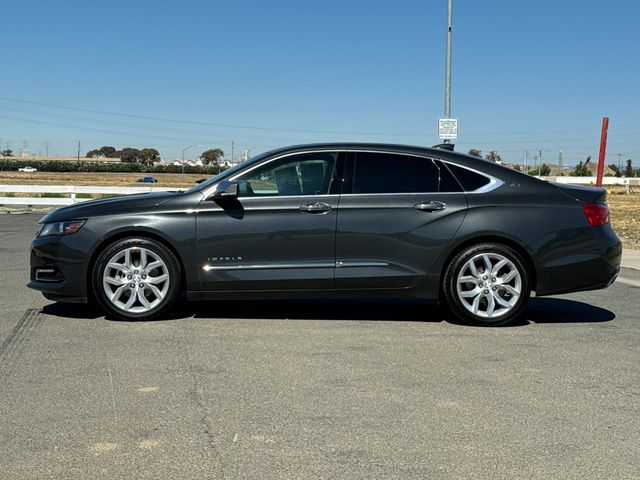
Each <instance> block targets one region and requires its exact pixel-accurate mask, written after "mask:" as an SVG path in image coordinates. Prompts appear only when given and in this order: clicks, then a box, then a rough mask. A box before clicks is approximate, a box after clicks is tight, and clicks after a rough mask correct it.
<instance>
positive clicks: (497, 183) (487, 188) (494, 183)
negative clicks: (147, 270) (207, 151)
mask: <svg viewBox="0 0 640 480" xmlns="http://www.w3.org/2000/svg"><path fill="white" fill-rule="evenodd" d="M327 152H335V153H343V152H347V153H351V152H354V153H385V154H396V155H405V156H408V157H417V158H423V159H425V160H431V161H434V160H436V161H438V162H442V163H446V164H447V165H454V166H456V167H459V168H464V169H465V170H469V171H470V172H473V173H475V174H477V175H481V176H483V177H485V178H488V179H489V183H487V184H486V185H483V186H482V187H480V188H477V189H475V190H464V188H463V190H462V192H404V193H346V194H343V195H345V196H350V195H442V194H446V195H455V194H478V193H488V192H491V191H493V190H495V189H497V188H499V187H501V186H502V185H504V180H501V179H499V178H496V177H494V176H493V175H489V174H488V173H484V172H481V171H479V170H476V169H475V168H471V167H467V166H465V165H460V164H459V163H454V162H451V161H449V160H444V159H442V158H437V157H431V156H426V155H420V154H417V153H406V152H399V151H394V150H374V149H371V150H370V149H355V150H354V149H348V148H338V149H336V148H327V149H318V150H308V151H297V152H289V153H284V154H282V155H278V156H276V157H273V158H269V159H266V160H264V161H262V162H259V163H257V164H256V165H253V166H252V167H250V168H248V169H247V170H242V171H241V172H239V173H237V174H236V175H234V176H233V177H231V178H229V179H227V180H228V181H230V182H232V181H234V180H235V179H236V178H238V177H240V176H242V175H244V174H246V173H249V172H251V171H252V170H255V169H256V168H258V167H261V166H263V165H267V164H268V163H271V162H275V161H276V160H280V159H282V158H286V157H291V156H293V155H300V154H306V153H327ZM452 175H453V174H452ZM454 177H455V175H454ZM456 180H457V179H456ZM219 183H220V182H218V183H215V184H213V185H211V187H209V188H208V189H205V190H202V194H203V195H204V199H205V200H207V199H208V198H209V196H210V195H211V194H212V193H213V192H214V191H215V189H216V187H217V186H218V184H219ZM460 187H462V185H460ZM329 195H331V194H320V195H288V196H285V195H283V196H278V195H273V196H268V197H267V196H265V197H240V198H291V197H307V198H308V197H321V196H329ZM334 195H335V194H334Z"/></svg>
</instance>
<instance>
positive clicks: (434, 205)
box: [415, 200, 447, 212]
mask: <svg viewBox="0 0 640 480" xmlns="http://www.w3.org/2000/svg"><path fill="white" fill-rule="evenodd" d="M445 208H447V204H446V203H442V202H437V201H435V200H434V201H432V202H424V203H418V204H417V205H416V206H415V209H416V210H420V211H421V212H436V211H438V210H444V209H445Z"/></svg>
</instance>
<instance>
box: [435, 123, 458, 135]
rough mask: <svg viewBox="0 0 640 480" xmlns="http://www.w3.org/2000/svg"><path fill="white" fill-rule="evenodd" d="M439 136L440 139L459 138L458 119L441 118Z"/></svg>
mask: <svg viewBox="0 0 640 480" xmlns="http://www.w3.org/2000/svg"><path fill="white" fill-rule="evenodd" d="M438 138H439V139H440V140H455V139H456V138H458V119H457V118H439V119H438Z"/></svg>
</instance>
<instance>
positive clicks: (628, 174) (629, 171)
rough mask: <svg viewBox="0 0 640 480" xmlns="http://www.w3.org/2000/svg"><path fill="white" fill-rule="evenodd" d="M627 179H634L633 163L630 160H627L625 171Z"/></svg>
mask: <svg viewBox="0 0 640 480" xmlns="http://www.w3.org/2000/svg"><path fill="white" fill-rule="evenodd" d="M624 176H625V177H633V162H632V161H631V159H630V158H629V159H628V160H627V168H626V169H625V170H624Z"/></svg>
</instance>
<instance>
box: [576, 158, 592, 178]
mask: <svg viewBox="0 0 640 480" xmlns="http://www.w3.org/2000/svg"><path fill="white" fill-rule="evenodd" d="M590 161H591V157H587V160H586V161H585V162H584V163H583V162H578V165H576V168H574V169H573V170H572V171H571V175H572V176H574V177H590V176H591V169H589V167H588V166H587V165H588V164H589V162H590Z"/></svg>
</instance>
